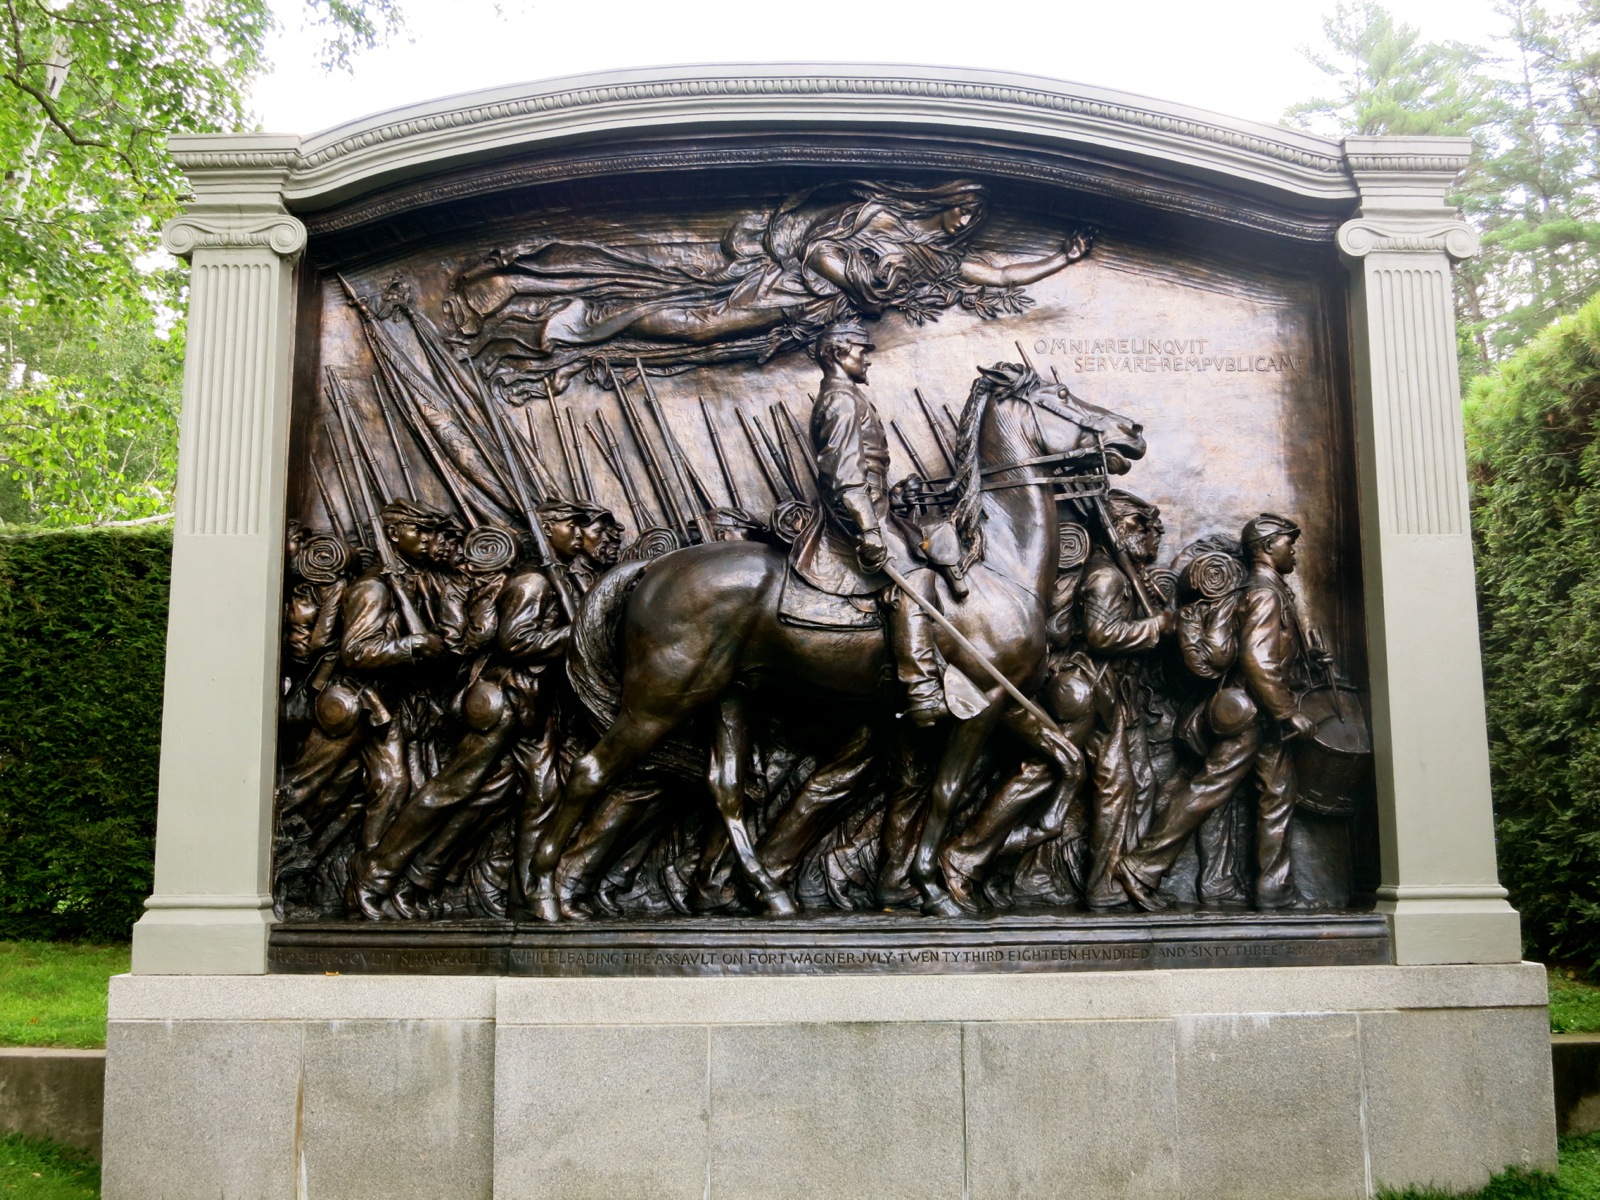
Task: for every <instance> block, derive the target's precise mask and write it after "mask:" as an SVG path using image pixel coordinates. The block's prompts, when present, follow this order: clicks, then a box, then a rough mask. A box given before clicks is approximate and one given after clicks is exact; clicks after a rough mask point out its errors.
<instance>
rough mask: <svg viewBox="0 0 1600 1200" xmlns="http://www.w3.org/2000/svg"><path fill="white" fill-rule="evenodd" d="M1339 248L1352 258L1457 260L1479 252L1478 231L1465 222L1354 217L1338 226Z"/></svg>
mask: <svg viewBox="0 0 1600 1200" xmlns="http://www.w3.org/2000/svg"><path fill="white" fill-rule="evenodd" d="M1338 239H1339V249H1340V250H1342V251H1344V253H1345V254H1347V255H1349V256H1350V257H1351V258H1365V257H1366V256H1367V255H1369V254H1380V253H1390V254H1426V253H1439V252H1441V251H1442V252H1443V253H1445V254H1448V255H1449V256H1450V257H1451V258H1453V259H1455V260H1457V261H1460V260H1461V259H1464V258H1471V257H1472V256H1473V255H1474V254H1476V253H1477V252H1478V245H1479V237H1478V231H1477V230H1476V229H1474V228H1472V226H1470V225H1468V224H1467V223H1466V222H1465V221H1428V222H1406V221H1399V220H1383V219H1373V218H1369V217H1357V218H1356V219H1355V220H1353V221H1346V222H1345V223H1344V224H1343V225H1341V226H1339V234H1338Z"/></svg>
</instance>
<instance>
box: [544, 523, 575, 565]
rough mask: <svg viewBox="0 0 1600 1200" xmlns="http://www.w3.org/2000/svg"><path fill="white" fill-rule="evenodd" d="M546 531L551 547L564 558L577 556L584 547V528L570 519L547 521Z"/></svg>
mask: <svg viewBox="0 0 1600 1200" xmlns="http://www.w3.org/2000/svg"><path fill="white" fill-rule="evenodd" d="M544 531H545V535H546V536H547V537H548V538H549V539H550V548H551V549H552V550H554V551H555V552H556V553H557V554H558V555H560V556H561V557H562V558H576V557H577V556H578V551H580V550H582V549H583V530H582V529H581V528H580V527H579V526H577V525H575V524H574V523H573V522H572V521H570V520H567V521H547V522H545V527H544Z"/></svg>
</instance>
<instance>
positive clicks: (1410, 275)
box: [1339, 138, 1521, 963]
mask: <svg viewBox="0 0 1600 1200" xmlns="http://www.w3.org/2000/svg"><path fill="white" fill-rule="evenodd" d="M1469 151H1470V143H1469V142H1466V140H1465V139H1455V138H1415V139H1403V140H1402V139H1396V138H1370V139H1369V138H1350V139H1347V140H1346V142H1345V153H1346V157H1347V159H1348V161H1349V162H1350V165H1351V169H1352V173H1353V174H1354V176H1355V178H1356V182H1357V184H1358V185H1359V187H1360V188H1361V195H1362V202H1361V212H1360V215H1359V216H1358V217H1357V218H1356V219H1354V220H1352V221H1350V222H1348V223H1346V224H1345V225H1344V226H1343V227H1342V228H1341V229H1340V231H1339V248H1340V250H1341V251H1342V252H1343V254H1344V256H1345V259H1346V263H1347V265H1348V267H1349V269H1350V274H1351V318H1352V321H1353V324H1354V330H1353V333H1354V349H1355V354H1356V428H1357V439H1358V455H1359V459H1360V463H1359V468H1360V469H1359V480H1360V497H1361V523H1362V561H1363V568H1364V573H1365V586H1366V602H1367V604H1366V608H1367V644H1368V653H1369V661H1370V665H1371V669H1372V717H1373V734H1374V749H1375V751H1376V757H1377V767H1378V805H1379V818H1380V831H1379V842H1380V846H1381V854H1382V881H1381V885H1380V887H1379V889H1378V908H1379V910H1380V911H1382V912H1384V913H1386V914H1388V917H1389V921H1390V927H1391V931H1392V933H1393V938H1394V952H1395V959H1396V961H1397V962H1400V963H1468V962H1515V961H1516V960H1517V959H1519V958H1520V957H1521V945H1520V938H1519V928H1518V919H1517V914H1516V912H1515V910H1514V909H1512V908H1511V906H1510V905H1509V904H1508V903H1507V902H1506V891H1505V889H1504V888H1502V887H1501V886H1500V885H1499V882H1498V880H1497V876H1496V870H1495V852H1494V818H1493V813H1492V810H1491V807H1490V795H1489V754H1488V739H1487V733H1486V726H1485V720H1484V706H1483V670H1482V665H1481V659H1480V656H1479V646H1478V622H1477V609H1476V606H1475V604H1474V597H1475V594H1476V593H1475V589H1474V585H1473V566H1472V538H1471V528H1470V523H1469V513H1468V503H1467V467H1466V455H1465V449H1464V444H1463V435H1462V422H1461V393H1460V384H1459V377H1458V367H1457V359H1456V339H1455V316H1454V306H1453V302H1452V295H1451V280H1450V272H1451V263H1452V260H1453V259H1462V258H1466V257H1469V256H1470V255H1472V254H1473V253H1475V252H1476V251H1477V246H1478V238H1477V234H1476V233H1475V232H1474V231H1473V230H1472V229H1471V228H1470V227H1469V226H1467V225H1466V224H1464V223H1463V222H1461V221H1460V220H1459V219H1458V218H1457V217H1456V215H1455V213H1454V212H1453V211H1452V210H1451V209H1449V208H1447V207H1446V206H1445V204H1444V194H1445V190H1446V188H1447V187H1448V186H1449V185H1450V182H1451V180H1452V179H1453V178H1454V177H1455V175H1456V174H1457V173H1459V172H1460V171H1461V170H1462V169H1463V168H1464V167H1465V166H1466V163H1467V154H1468V152H1469Z"/></svg>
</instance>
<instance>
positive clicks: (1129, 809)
mask: <svg viewBox="0 0 1600 1200" xmlns="http://www.w3.org/2000/svg"><path fill="white" fill-rule="evenodd" d="M1106 509H1107V512H1108V513H1109V514H1110V517H1111V526H1112V527H1111V530H1110V532H1111V535H1112V537H1113V538H1115V539H1116V542H1117V544H1118V545H1120V547H1121V549H1122V551H1123V552H1124V555H1125V558H1124V562H1125V563H1126V567H1127V569H1124V565H1123V563H1119V562H1118V561H1117V556H1115V555H1113V553H1112V552H1111V551H1110V550H1108V549H1107V547H1105V546H1104V545H1096V546H1095V548H1094V550H1093V551H1092V552H1091V553H1090V555H1089V561H1088V563H1087V564H1086V565H1085V568H1084V575H1083V582H1082V584H1081V586H1080V588H1079V592H1078V599H1079V615H1080V619H1081V621H1082V635H1083V642H1084V644H1085V646H1086V647H1087V649H1088V659H1089V662H1090V664H1091V666H1092V670H1093V672H1094V675H1095V692H1096V698H1097V701H1098V704H1097V707H1098V708H1099V711H1100V719H1101V722H1102V723H1103V725H1104V726H1105V728H1104V729H1103V731H1102V733H1101V735H1100V736H1099V737H1098V738H1097V739H1096V744H1095V747H1094V760H1095V770H1094V818H1093V823H1092V830H1091V834H1090V856H1091V864H1090V868H1089V878H1088V881H1087V889H1086V892H1087V894H1086V897H1085V899H1086V900H1087V903H1088V905H1089V907H1090V908H1102V909H1103V908H1115V907H1117V906H1119V905H1123V904H1126V903H1127V902H1128V899H1129V897H1128V896H1127V895H1126V894H1125V893H1124V889H1123V885H1122V883H1121V881H1120V878H1119V875H1118V872H1117V869H1116V868H1117V865H1118V863H1120V862H1121V861H1122V857H1123V855H1124V854H1125V853H1127V851H1129V850H1131V849H1132V848H1133V846H1134V844H1135V843H1136V842H1137V840H1138V836H1139V833H1140V832H1141V831H1142V829H1141V827H1142V824H1143V823H1144V822H1146V821H1148V820H1149V817H1150V810H1151V808H1152V806H1153V805H1154V803H1155V797H1156V790H1157V784H1156V780H1155V772H1154V768H1153V766H1152V764H1151V761H1150V747H1149V743H1148V741H1147V740H1146V737H1145V721H1144V708H1145V705H1144V698H1145V695H1146V691H1147V686H1148V685H1147V683H1146V680H1145V677H1144V668H1145V666H1146V662H1145V661H1144V660H1146V657H1147V656H1148V655H1150V654H1151V653H1152V652H1153V651H1155V649H1156V648H1157V647H1158V646H1159V645H1160V643H1161V639H1162V638H1163V637H1165V636H1166V635H1167V634H1170V633H1171V632H1172V628H1173V620H1174V618H1173V614H1172V612H1171V610H1169V609H1167V608H1165V607H1163V606H1161V605H1160V604H1159V603H1156V602H1155V598H1156V597H1158V596H1159V593H1158V592H1157V590H1156V588H1155V587H1154V586H1152V585H1151V583H1150V581H1149V579H1148V577H1147V576H1145V575H1143V574H1142V573H1143V572H1144V571H1146V570H1147V569H1148V568H1149V567H1150V565H1151V564H1152V563H1154V562H1155V560H1156V555H1157V554H1158V553H1159V552H1160V549H1161V535H1162V534H1163V533H1164V532H1165V529H1164V528H1163V526H1162V524H1161V510H1160V509H1158V508H1157V507H1156V506H1155V505H1153V504H1150V503H1148V502H1146V501H1144V500H1142V499H1140V498H1139V497H1138V496H1135V495H1133V494H1132V493H1130V492H1123V491H1113V492H1111V493H1110V494H1109V495H1108V496H1107V497H1106ZM1129 570H1131V571H1133V572H1135V573H1140V577H1139V578H1138V579H1137V580H1136V579H1134V578H1130V576H1129ZM1141 597H1143V598H1145V599H1141ZM1147 600H1148V601H1149V609H1148V611H1147V609H1146V601H1147Z"/></svg>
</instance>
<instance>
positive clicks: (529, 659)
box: [352, 501, 621, 916]
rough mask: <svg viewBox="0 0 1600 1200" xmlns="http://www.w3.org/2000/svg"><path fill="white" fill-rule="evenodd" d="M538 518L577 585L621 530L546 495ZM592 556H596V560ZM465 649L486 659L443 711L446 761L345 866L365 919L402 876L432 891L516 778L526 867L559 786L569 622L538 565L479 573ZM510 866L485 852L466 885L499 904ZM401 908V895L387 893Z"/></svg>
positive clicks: (586, 580) (519, 839) (609, 552)
mask: <svg viewBox="0 0 1600 1200" xmlns="http://www.w3.org/2000/svg"><path fill="white" fill-rule="evenodd" d="M536 515H537V517H538V519H539V521H540V524H541V525H542V527H543V529H544V532H545V535H546V538H547V539H548V541H549V544H550V547H551V549H552V550H553V551H554V553H555V555H556V557H557V558H558V559H559V560H560V561H561V565H562V567H563V568H564V569H565V570H566V571H567V573H568V577H569V578H570V579H571V580H572V581H573V582H574V583H575V584H577V585H578V586H579V587H583V586H586V585H587V584H590V583H592V581H593V579H594V578H595V577H597V573H598V572H599V571H601V570H604V569H605V568H606V567H608V566H609V565H610V562H604V561H601V560H602V559H606V558H609V559H610V560H611V562H614V561H615V555H616V548H617V543H618V541H619V538H618V537H617V536H616V535H615V533H614V532H613V528H612V527H615V530H616V531H620V528H621V527H620V525H618V524H617V522H616V521H615V519H614V518H612V517H611V514H610V513H609V512H607V511H606V510H604V509H600V508H595V507H593V506H589V505H578V504H571V503H568V502H566V501H552V502H550V503H547V504H543V505H541V506H540V507H539V509H538V512H537V514H536ZM596 555H598V556H599V558H596V557H595V556H596ZM468 613H469V619H468V621H467V623H466V628H467V629H468V630H469V631H471V641H472V644H470V645H467V646H464V647H463V649H464V650H465V651H466V652H467V653H468V654H471V653H474V652H478V651H481V652H482V653H483V654H484V655H485V658H484V660H483V662H482V663H481V664H478V665H476V666H475V668H474V669H473V670H472V671H471V672H469V678H468V680H467V682H466V685H465V687H464V688H462V690H461V692H460V694H459V697H458V699H457V702H456V704H455V705H453V707H454V708H455V709H456V710H457V711H458V713H459V720H460V723H461V725H462V726H463V727H464V729H463V731H462V733H461V736H460V740H459V741H458V742H457V743H456V745H455V748H454V749H453V750H452V751H451V753H450V756H449V758H448V760H447V761H446V762H445V763H444V765H443V766H442V767H441V768H440V770H439V771H438V773H437V774H435V775H434V776H433V778H432V779H430V780H428V782H427V783H426V784H425V785H424V786H423V787H422V788H420V789H419V790H418V791H417V792H416V794H415V795H414V796H413V797H412V798H411V800H410V802H409V803H408V804H407V805H406V806H405V807H404V808H403V809H402V810H401V812H400V814H399V816H398V817H397V818H396V819H395V821H394V822H393V824H392V825H390V827H389V828H388V830H387V831H386V832H385V834H384V836H383V839H382V841H381V842H380V843H379V844H378V845H377V846H376V847H375V848H374V849H373V850H372V851H371V853H370V854H367V855H363V856H361V857H360V858H359V859H358V861H357V864H356V866H355V867H353V869H352V878H356V877H357V876H359V885H358V886H359V891H358V893H357V899H358V902H359V903H360V906H361V908H362V910H363V911H364V912H366V913H367V914H368V915H369V916H372V915H375V914H377V913H379V912H381V910H382V906H383V904H384V902H385V901H386V900H389V899H390V898H391V897H396V896H397V895H399V894H400V893H401V891H402V889H401V883H402V879H404V880H407V881H409V883H410V884H411V885H412V886H414V887H416V888H417V889H419V890H421V891H423V892H435V891H437V890H438V888H439V886H440V884H441V883H442V882H443V879H444V877H445V875H446V873H447V872H448V871H449V870H450V869H451V868H452V867H453V866H455V865H456V863H457V861H458V858H459V855H460V853H461V851H462V849H463V847H464V845H465V844H466V843H467V842H468V841H469V840H470V837H471V835H472V834H473V833H474V832H476V831H480V830H481V829H482V828H483V827H484V826H485V824H486V823H487V822H488V820H489V819H491V818H493V817H495V816H497V815H498V814H499V813H500V812H502V811H503V810H504V808H505V806H506V804H507V802H508V800H509V798H510V797H511V795H512V794H513V792H514V791H515V789H516V784H517V781H518V780H519V779H521V781H522V782H523V785H524V786H523V788H522V791H521V804H520V807H519V808H518V812H517V822H516V826H517V827H516V829H515V831H514V838H515V842H516V847H517V851H516V854H517V861H518V862H519V863H525V862H526V861H528V859H529V857H530V855H531V849H532V847H533V845H534V844H535V842H536V841H537V834H538V830H539V828H540V827H541V824H542V821H543V819H544V817H545V816H546V815H547V814H548V812H549V810H550V809H551V807H552V806H553V805H554V803H555V800H556V797H557V795H558V794H559V791H560V786H561V784H560V775H559V770H558V749H559V738H558V731H557V729H556V724H555V719H556V718H555V712H554V707H553V705H552V704H551V703H550V696H549V692H550V683H549V681H548V680H547V679H546V676H547V674H548V673H549V670H550V668H551V667H552V666H553V665H555V664H558V663H560V661H561V660H562V657H563V656H564V655H565V653H566V649H567V641H568V638H569V636H570V634H571V626H570V625H569V624H568V623H567V620H566V615H565V613H564V612H563V611H562V609H561V604H560V601H559V599H558V598H557V595H556V591H555V586H554V584H552V582H551V580H550V578H549V572H548V569H547V568H546V567H544V566H535V565H533V564H525V565H524V566H522V567H521V568H519V569H517V570H516V571H514V572H511V573H507V572H505V571H494V572H489V573H485V574H484V575H483V577H482V578H480V579H478V580H477V581H476V584H475V586H474V588H473V592H472V599H471V602H470V603H469V606H468ZM509 866H510V863H509V862H508V861H507V860H506V857H505V856H504V855H493V854H491V856H490V860H489V861H488V863H487V866H486V867H485V869H484V871H481V872H480V873H479V877H478V878H477V879H475V884H476V886H477V890H478V892H479V895H480V897H482V898H483V899H484V901H485V906H486V907H487V908H488V909H489V910H490V911H496V912H499V913H501V914H503V913H504V911H505V904H506V889H507V884H508V882H509V881H508V880H507V878H506V876H507V875H508V873H509ZM397 905H398V907H400V909H401V910H402V912H404V911H405V910H406V908H408V907H409V906H408V904H407V902H406V901H405V899H404V897H403V895H400V898H399V900H398V901H397Z"/></svg>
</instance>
